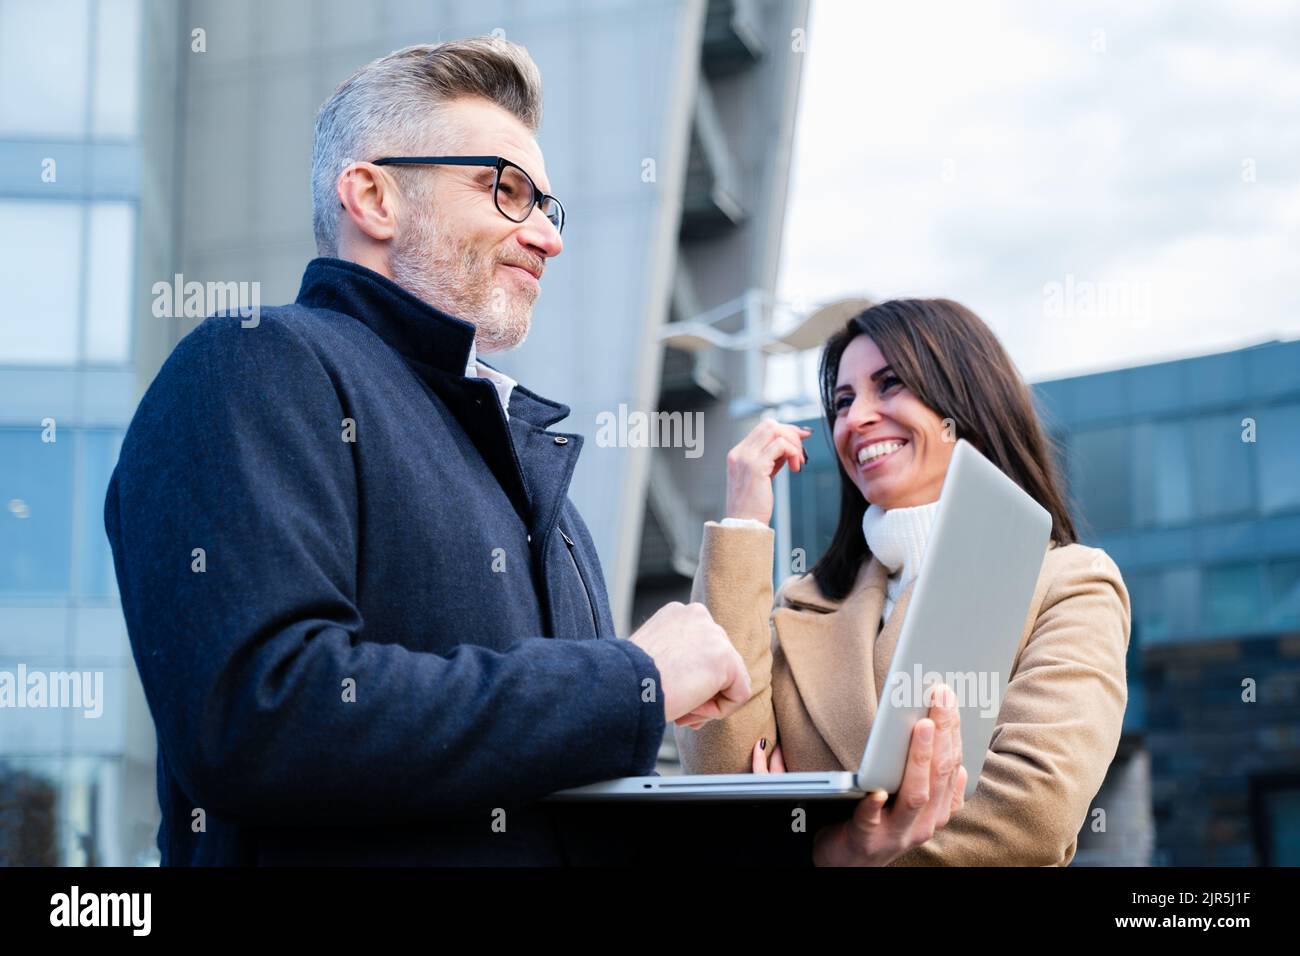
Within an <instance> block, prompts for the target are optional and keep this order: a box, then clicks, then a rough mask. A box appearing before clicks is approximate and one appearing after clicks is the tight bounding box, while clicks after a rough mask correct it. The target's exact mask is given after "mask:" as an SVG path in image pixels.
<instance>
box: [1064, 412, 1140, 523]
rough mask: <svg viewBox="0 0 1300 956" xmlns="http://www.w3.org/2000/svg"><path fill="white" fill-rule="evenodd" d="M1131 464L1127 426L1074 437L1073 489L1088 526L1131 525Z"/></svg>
mask: <svg viewBox="0 0 1300 956" xmlns="http://www.w3.org/2000/svg"><path fill="white" fill-rule="evenodd" d="M1130 464H1131V450H1130V432H1129V429H1127V428H1099V429H1093V430H1091V431H1081V432H1076V433H1075V434H1074V436H1073V437H1072V438H1071V440H1070V491H1071V494H1072V495H1073V496H1074V499H1075V501H1076V503H1077V504H1078V506H1079V508H1080V510H1081V511H1082V518H1083V522H1084V526H1085V527H1086V528H1090V529H1091V530H1093V531H1097V532H1104V531H1115V530H1118V529H1120V528H1127V527H1129V526H1130V524H1131V523H1132V517H1131V509H1130V508H1129V502H1130V501H1131V500H1132V483H1131V481H1130V480H1129V479H1130V474H1131V471H1130Z"/></svg>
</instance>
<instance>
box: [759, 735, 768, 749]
mask: <svg viewBox="0 0 1300 956" xmlns="http://www.w3.org/2000/svg"><path fill="white" fill-rule="evenodd" d="M758 749H759V750H766V749H767V738H766V737H763V738H762V739H760V740H759V742H758Z"/></svg>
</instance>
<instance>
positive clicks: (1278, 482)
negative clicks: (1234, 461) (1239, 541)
mask: <svg viewBox="0 0 1300 956" xmlns="http://www.w3.org/2000/svg"><path fill="white" fill-rule="evenodd" d="M1253 447H1254V449H1255V452H1256V458H1257V460H1258V466H1257V468H1256V470H1257V472H1258V474H1259V510H1260V511H1262V512H1264V513H1265V514H1276V513H1277V512H1279V511H1290V510H1293V509H1296V508H1300V405H1283V406H1280V407H1278V408H1266V409H1264V410H1263V411H1262V412H1260V414H1259V415H1258V416H1256V432H1255V444H1254V446H1253Z"/></svg>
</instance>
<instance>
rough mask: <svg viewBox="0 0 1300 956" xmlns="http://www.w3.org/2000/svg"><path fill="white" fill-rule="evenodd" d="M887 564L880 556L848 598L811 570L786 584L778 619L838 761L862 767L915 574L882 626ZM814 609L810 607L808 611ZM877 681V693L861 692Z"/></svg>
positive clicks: (802, 688)
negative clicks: (824, 585)
mask: <svg viewBox="0 0 1300 956" xmlns="http://www.w3.org/2000/svg"><path fill="white" fill-rule="evenodd" d="M888 577H889V571H888V569H887V568H886V567H885V566H884V565H883V564H881V563H880V561H879V560H878V559H877V558H875V557H874V556H872V557H870V558H869V559H868V560H867V561H866V562H865V563H864V564H863V566H862V568H861V569H859V571H858V577H857V580H856V581H855V582H854V585H853V589H852V590H851V591H850V592H849V594H848V595H847V596H846V597H845V598H844V600H842V601H835V600H832V599H830V598H827V597H825V596H823V595H822V593H821V589H820V588H818V587H817V583H816V581H815V580H814V579H813V576H812V575H811V574H806V575H804V576H803V577H800V578H796V579H792V580H791V581H789V582H787V583H786V584H785V585H784V586H783V587H782V588H781V602H780V604H781V606H780V607H779V608H778V609H777V610H776V611H775V612H774V615H773V621H774V625H775V628H776V633H777V639H778V640H779V641H780V642H781V650H782V652H783V653H784V654H785V657H786V660H787V661H788V662H789V664H790V671H791V673H792V675H793V676H794V681H795V684H796V685H797V686H798V688H799V696H800V697H801V698H802V700H803V702H804V705H805V706H806V707H807V708H808V715H809V716H810V717H811V718H812V721H813V723H814V724H815V725H816V727H817V730H818V732H819V733H820V734H821V736H822V739H823V740H825V741H826V745H827V747H829V748H830V751H831V753H833V754H834V755H835V757H836V759H837V760H839V762H840V765H841V766H843V767H845V768H846V769H849V770H853V771H856V770H857V769H858V766H859V765H860V764H861V763H862V752H863V751H864V750H865V749H866V746H867V734H868V733H869V732H870V730H871V726H872V724H873V723H874V722H875V719H876V706H877V702H878V701H879V699H880V696H881V694H882V693H883V691H884V685H885V677H886V675H887V674H888V672H889V662H890V659H891V658H892V657H893V654H894V647H895V645H896V644H897V643H898V634H899V631H900V629H901V628H902V624H903V616H904V613H905V612H906V610H907V605H908V603H909V602H910V600H911V597H912V591H913V589H914V588H915V587H916V581H915V580H912V581H911V582H910V583H909V584H908V585H907V587H906V588H904V589H903V593H902V594H900V595H899V596H898V600H897V601H896V602H895V603H894V608H893V610H892V611H891V612H890V615H889V619H888V620H887V621H885V624H884V626H883V627H881V626H880V623H879V622H880V615H881V611H882V610H883V609H884V606H885V587H886V584H887V582H888ZM810 612H811V613H810ZM864 687H872V688H874V689H875V693H874V694H869V693H863V692H862V688H864Z"/></svg>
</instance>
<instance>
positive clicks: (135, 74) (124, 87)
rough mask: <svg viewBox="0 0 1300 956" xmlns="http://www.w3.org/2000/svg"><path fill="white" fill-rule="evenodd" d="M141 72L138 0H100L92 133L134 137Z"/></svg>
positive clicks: (91, 121)
mask: <svg viewBox="0 0 1300 956" xmlns="http://www.w3.org/2000/svg"><path fill="white" fill-rule="evenodd" d="M139 74H140V3H139V0H99V15H98V17H97V18H96V20H95V82H94V84H93V85H92V86H93V92H92V94H91V95H92V96H93V97H94V110H93V112H92V114H91V119H90V133H91V136H94V137H105V138H113V139H131V138H133V137H134V136H135V135H136V126H137V120H138V117H139V109H140V89H139Z"/></svg>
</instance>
